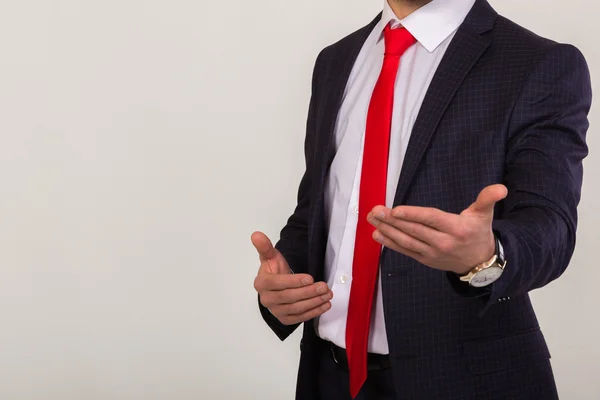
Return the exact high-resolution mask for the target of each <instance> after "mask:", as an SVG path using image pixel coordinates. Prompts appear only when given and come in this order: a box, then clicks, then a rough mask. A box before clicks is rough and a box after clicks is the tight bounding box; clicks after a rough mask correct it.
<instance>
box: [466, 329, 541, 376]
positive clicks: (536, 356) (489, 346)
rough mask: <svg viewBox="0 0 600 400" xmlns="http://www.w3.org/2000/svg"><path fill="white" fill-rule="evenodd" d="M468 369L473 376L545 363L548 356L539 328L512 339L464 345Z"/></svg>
mask: <svg viewBox="0 0 600 400" xmlns="http://www.w3.org/2000/svg"><path fill="white" fill-rule="evenodd" d="M463 350H464V354H465V360H466V363H467V369H468V370H469V372H471V373H472V374H474V375H484V374H489V373H492V372H497V371H502V370H506V369H511V368H516V367H519V366H524V365H526V364H530V363H534V362H537V361H543V360H548V359H549V358H550V352H549V351H548V346H547V345H546V340H545V339H544V335H543V334H542V331H541V330H540V329H539V328H536V329H535V330H532V331H529V332H525V333H520V334H517V335H514V336H508V337H501V338H496V339H489V340H487V339H486V340H481V341H475V342H468V343H465V344H464V348H463Z"/></svg>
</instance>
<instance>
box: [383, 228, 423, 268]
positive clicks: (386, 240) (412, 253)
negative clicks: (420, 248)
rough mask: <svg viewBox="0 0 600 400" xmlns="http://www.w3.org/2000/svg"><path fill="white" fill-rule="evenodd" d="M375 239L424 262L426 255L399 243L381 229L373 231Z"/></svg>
mask: <svg viewBox="0 0 600 400" xmlns="http://www.w3.org/2000/svg"><path fill="white" fill-rule="evenodd" d="M373 239H375V240H376V241H377V242H379V243H381V244H382V245H384V246H385V247H387V248H389V249H391V250H394V251H395V252H398V253H400V254H404V255H405V256H408V257H410V258H413V259H415V260H417V261H419V262H420V263H423V260H424V259H425V256H424V255H422V254H420V253H417V252H415V251H412V250H409V249H406V248H404V247H402V246H400V245H398V244H397V243H396V242H394V241H393V240H392V239H390V238H389V237H387V236H385V235H384V234H383V233H381V232H380V231H379V230H376V231H375V232H374V233H373Z"/></svg>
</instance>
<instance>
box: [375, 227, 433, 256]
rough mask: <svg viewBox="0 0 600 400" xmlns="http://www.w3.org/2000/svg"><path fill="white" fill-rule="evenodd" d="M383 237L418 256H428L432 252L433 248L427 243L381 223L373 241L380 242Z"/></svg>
mask: <svg viewBox="0 0 600 400" xmlns="http://www.w3.org/2000/svg"><path fill="white" fill-rule="evenodd" d="M383 237H385V238H387V239H390V240H391V241H392V242H393V243H394V244H395V245H397V246H399V247H402V248H404V249H407V250H409V251H411V252H414V253H417V254H428V253H430V252H431V246H429V245H428V244H427V243H424V242H422V241H420V240H419V239H415V238H414V237H412V236H410V235H407V234H406V233H404V232H402V231H401V230H399V229H397V228H396V227H394V226H391V225H388V224H387V223H385V222H381V223H379V224H378V225H377V230H376V231H375V232H373V239H375V240H376V241H378V242H380V241H379V239H381V238H383ZM380 243H381V242H380ZM382 244H383V243H382Z"/></svg>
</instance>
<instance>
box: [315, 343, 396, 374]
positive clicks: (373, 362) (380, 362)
mask: <svg viewBox="0 0 600 400" xmlns="http://www.w3.org/2000/svg"><path fill="white" fill-rule="evenodd" d="M323 342H324V343H325V345H326V346H327V348H328V350H329V352H330V353H331V357H332V358H333V361H335V363H336V364H338V365H339V366H340V367H342V368H344V369H348V355H347V354H346V350H345V349H342V348H341V347H339V346H336V345H335V344H333V343H331V342H328V341H323ZM391 367H392V363H391V361H390V357H389V356H388V355H383V354H374V353H367V370H369V371H373V370H380V369H388V368H391Z"/></svg>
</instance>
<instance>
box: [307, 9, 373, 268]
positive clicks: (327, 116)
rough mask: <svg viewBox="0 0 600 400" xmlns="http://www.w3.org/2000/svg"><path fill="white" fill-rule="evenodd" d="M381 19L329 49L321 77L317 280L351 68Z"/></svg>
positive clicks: (314, 231) (313, 262)
mask: <svg viewBox="0 0 600 400" xmlns="http://www.w3.org/2000/svg"><path fill="white" fill-rule="evenodd" d="M380 19H381V14H379V15H378V16H377V17H376V18H375V19H374V20H373V21H372V22H371V23H370V24H369V25H367V26H365V27H364V28H362V29H360V30H358V31H356V32H355V33H353V34H352V35H350V36H349V37H348V38H346V39H343V40H342V41H341V42H340V43H338V45H336V46H334V47H333V48H331V49H330V51H335V53H333V54H332V55H331V56H330V57H331V58H329V59H328V60H327V61H326V63H324V64H327V65H326V66H325V67H324V70H325V71H326V72H324V75H325V76H321V77H320V79H321V82H323V83H322V85H323V87H322V94H321V95H320V96H319V99H318V100H317V101H318V103H319V106H318V108H319V115H322V116H323V117H322V120H321V124H320V126H319V128H318V129H317V132H316V134H317V142H316V148H315V158H314V159H315V164H314V166H315V169H314V171H313V175H312V178H313V182H312V184H313V190H314V192H313V196H314V197H313V198H314V199H315V201H313V203H312V208H313V209H312V212H311V225H312V226H311V227H310V232H311V235H310V240H311V246H309V273H310V274H312V275H313V276H315V277H316V279H321V277H322V274H323V272H324V271H323V268H322V265H323V260H324V258H325V245H326V243H327V238H326V234H327V230H326V227H325V214H324V189H325V180H326V177H327V174H328V172H329V168H330V167H331V163H332V161H333V157H334V156H335V145H334V144H335V125H336V122H337V118H338V113H339V110H340V107H341V105H342V101H343V98H344V93H345V91H346V85H347V83H348V79H349V77H350V73H351V72H352V67H353V66H354V63H355V62H356V58H357V57H358V54H359V53H360V50H361V49H362V47H363V45H364V43H365V41H366V40H367V37H368V36H369V34H370V33H371V31H372V30H373V28H374V27H375V25H377V23H378V22H379V20H380ZM313 224H314V225H313Z"/></svg>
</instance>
